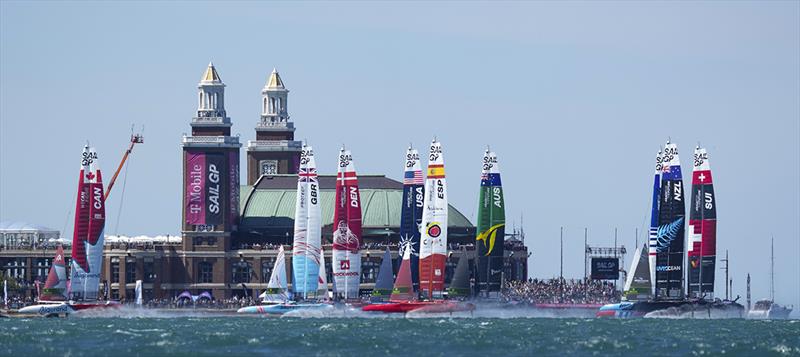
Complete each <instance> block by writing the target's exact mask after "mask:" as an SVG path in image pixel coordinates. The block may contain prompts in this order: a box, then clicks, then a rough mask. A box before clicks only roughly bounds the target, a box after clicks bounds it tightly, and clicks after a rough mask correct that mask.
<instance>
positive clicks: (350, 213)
mask: <svg viewBox="0 0 800 357" xmlns="http://www.w3.org/2000/svg"><path fill="white" fill-rule="evenodd" d="M335 200H336V201H335V203H334V211H333V280H334V285H333V286H334V289H335V294H336V295H337V296H340V297H343V298H344V299H345V300H346V299H355V298H358V296H359V294H358V288H359V284H360V282H361V252H360V248H361V195H360V193H359V191H358V178H357V176H356V170H355V167H354V166H353V156H352V154H350V151H347V150H345V149H344V148H342V150H341V151H340V152H339V167H338V172H337V174H336V198H335Z"/></svg>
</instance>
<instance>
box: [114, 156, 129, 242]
mask: <svg viewBox="0 0 800 357" xmlns="http://www.w3.org/2000/svg"><path fill="white" fill-rule="evenodd" d="M129 164H130V161H125V175H124V176H123V177H122V192H121V193H120V195H119V209H118V210H117V223H116V224H115V225H114V235H115V236H119V218H120V217H122V206H123V202H124V200H125V186H127V183H128V165H129Z"/></svg>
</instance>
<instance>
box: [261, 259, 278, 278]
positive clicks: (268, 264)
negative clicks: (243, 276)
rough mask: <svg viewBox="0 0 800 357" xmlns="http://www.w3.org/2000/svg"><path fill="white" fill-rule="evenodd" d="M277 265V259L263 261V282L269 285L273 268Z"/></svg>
mask: <svg viewBox="0 0 800 357" xmlns="http://www.w3.org/2000/svg"><path fill="white" fill-rule="evenodd" d="M274 265H275V258H269V259H265V260H262V261H261V282H262V283H269V278H270V276H272V267H273V266H274Z"/></svg>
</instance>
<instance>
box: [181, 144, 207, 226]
mask: <svg viewBox="0 0 800 357" xmlns="http://www.w3.org/2000/svg"><path fill="white" fill-rule="evenodd" d="M205 172H206V155H205V154H202V153H187V154H186V184H185V185H184V187H186V193H185V195H186V196H185V197H184V203H185V204H186V210H185V212H186V223H187V224H206V211H205V192H204V190H203V188H204V187H205V186H206V179H205V177H206V174H205Z"/></svg>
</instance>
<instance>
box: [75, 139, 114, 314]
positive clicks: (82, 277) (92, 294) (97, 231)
mask: <svg viewBox="0 0 800 357" xmlns="http://www.w3.org/2000/svg"><path fill="white" fill-rule="evenodd" d="M80 175H81V176H80V178H79V179H78V199H77V203H76V207H75V228H74V231H73V237H72V262H71V270H72V272H71V278H72V279H71V280H72V281H71V288H72V289H71V290H72V291H71V294H72V295H71V296H70V297H71V298H72V299H74V300H97V298H98V290H99V289H100V269H101V267H102V260H103V241H104V240H105V237H104V236H103V228H104V227H105V220H106V213H105V194H104V192H103V179H102V175H101V173H100V167H99V164H98V161H97V152H95V150H94V148H92V147H88V146H86V147H84V148H83V154H82V156H81V170H80Z"/></svg>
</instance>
